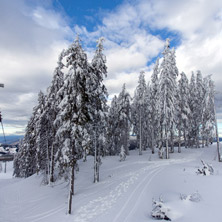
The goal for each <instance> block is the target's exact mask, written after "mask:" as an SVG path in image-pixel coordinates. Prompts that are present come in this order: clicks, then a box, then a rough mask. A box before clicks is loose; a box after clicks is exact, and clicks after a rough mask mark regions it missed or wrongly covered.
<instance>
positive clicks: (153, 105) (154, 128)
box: [148, 59, 159, 153]
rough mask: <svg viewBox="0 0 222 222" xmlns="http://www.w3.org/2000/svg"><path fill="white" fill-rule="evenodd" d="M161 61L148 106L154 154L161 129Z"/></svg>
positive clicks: (156, 67) (155, 68) (157, 64)
mask: <svg viewBox="0 0 222 222" xmlns="http://www.w3.org/2000/svg"><path fill="white" fill-rule="evenodd" d="M158 75H159V59H157V60H156V64H155V66H154V69H153V73H152V76H151V84H150V101H149V104H148V106H150V120H151V121H150V130H151V132H150V133H151V150H152V153H154V152H155V146H156V143H157V140H158V137H159V135H158V134H159V127H158V123H159V121H158V110H159V103H158V101H159V91H158V88H159V80H158Z"/></svg>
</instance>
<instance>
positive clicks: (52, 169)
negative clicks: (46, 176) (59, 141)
mask: <svg viewBox="0 0 222 222" xmlns="http://www.w3.org/2000/svg"><path fill="white" fill-rule="evenodd" d="M54 146H55V145H54V144H52V150H51V167H50V180H49V181H50V182H51V183H53V182H54V165H55V157H54Z"/></svg>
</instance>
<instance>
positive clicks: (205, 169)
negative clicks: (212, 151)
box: [197, 160, 214, 176]
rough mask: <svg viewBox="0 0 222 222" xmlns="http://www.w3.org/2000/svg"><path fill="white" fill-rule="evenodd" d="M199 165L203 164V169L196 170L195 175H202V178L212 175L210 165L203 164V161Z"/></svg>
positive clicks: (212, 170) (212, 171)
mask: <svg viewBox="0 0 222 222" xmlns="http://www.w3.org/2000/svg"><path fill="white" fill-rule="evenodd" d="M201 163H202V164H203V168H202V169H200V168H198V170H197V174H202V175H204V176H209V175H213V174H214V169H213V167H212V165H210V164H208V163H205V162H204V161H203V160H201Z"/></svg>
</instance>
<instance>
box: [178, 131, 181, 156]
mask: <svg viewBox="0 0 222 222" xmlns="http://www.w3.org/2000/svg"><path fill="white" fill-rule="evenodd" d="M178 136H179V138H178V153H181V130H180V129H179V135H178Z"/></svg>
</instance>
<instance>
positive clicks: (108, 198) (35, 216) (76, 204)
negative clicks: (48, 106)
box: [0, 145, 222, 222]
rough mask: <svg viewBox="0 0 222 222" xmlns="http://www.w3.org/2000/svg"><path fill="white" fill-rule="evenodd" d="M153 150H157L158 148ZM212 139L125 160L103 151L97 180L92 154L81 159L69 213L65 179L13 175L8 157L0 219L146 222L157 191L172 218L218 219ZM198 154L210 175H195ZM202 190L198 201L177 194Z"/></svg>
mask: <svg viewBox="0 0 222 222" xmlns="http://www.w3.org/2000/svg"><path fill="white" fill-rule="evenodd" d="M156 153H157V152H156ZM216 153H217V152H216V145H212V146H210V147H209V148H198V149H185V148H183V149H182V153H180V154H179V153H177V152H176V151H175V153H173V154H170V159H169V160H160V159H158V157H157V154H151V152H150V150H148V151H143V155H142V156H139V155H138V150H136V151H130V155H129V156H127V158H126V160H125V161H123V162H120V161H119V157H118V156H114V157H105V158H103V159H102V162H103V164H102V165H101V168H100V182H99V183H96V184H94V183H93V182H92V181H93V158H92V157H88V160H87V162H82V161H79V168H80V171H79V172H78V174H77V175H76V180H75V195H74V197H73V207H72V214H71V215H68V214H67V200H68V188H69V186H68V185H67V182H62V181H58V182H57V183H56V184H54V186H53V187H51V186H49V185H48V186H45V185H43V184H41V181H42V176H41V175H33V176H31V177H29V178H27V179H18V178H13V177H12V162H10V163H8V164H7V173H6V174H5V173H4V171H2V172H1V173H0V222H37V221H38V222H63V221H64V222H88V221H95V222H145V221H156V220H155V219H153V218H152V217H151V211H152V209H153V206H152V199H156V200H158V199H159V197H161V199H162V200H163V202H164V206H165V207H167V208H168V209H169V210H170V211H169V216H170V218H171V220H172V221H175V222H176V221H178V222H197V221H201V222H210V221H213V222H221V221H222V214H221V206H222V204H221V203H222V163H219V162H217V159H216ZM201 160H204V161H205V162H207V163H209V164H212V166H213V167H214V175H210V176H208V177H206V176H201V175H197V174H196V171H197V169H198V167H201V166H202V163H201ZM197 192H198V194H199V195H200V197H201V198H200V201H196V202H195V201H190V199H189V198H184V199H181V195H187V196H189V195H193V194H194V193H197Z"/></svg>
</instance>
